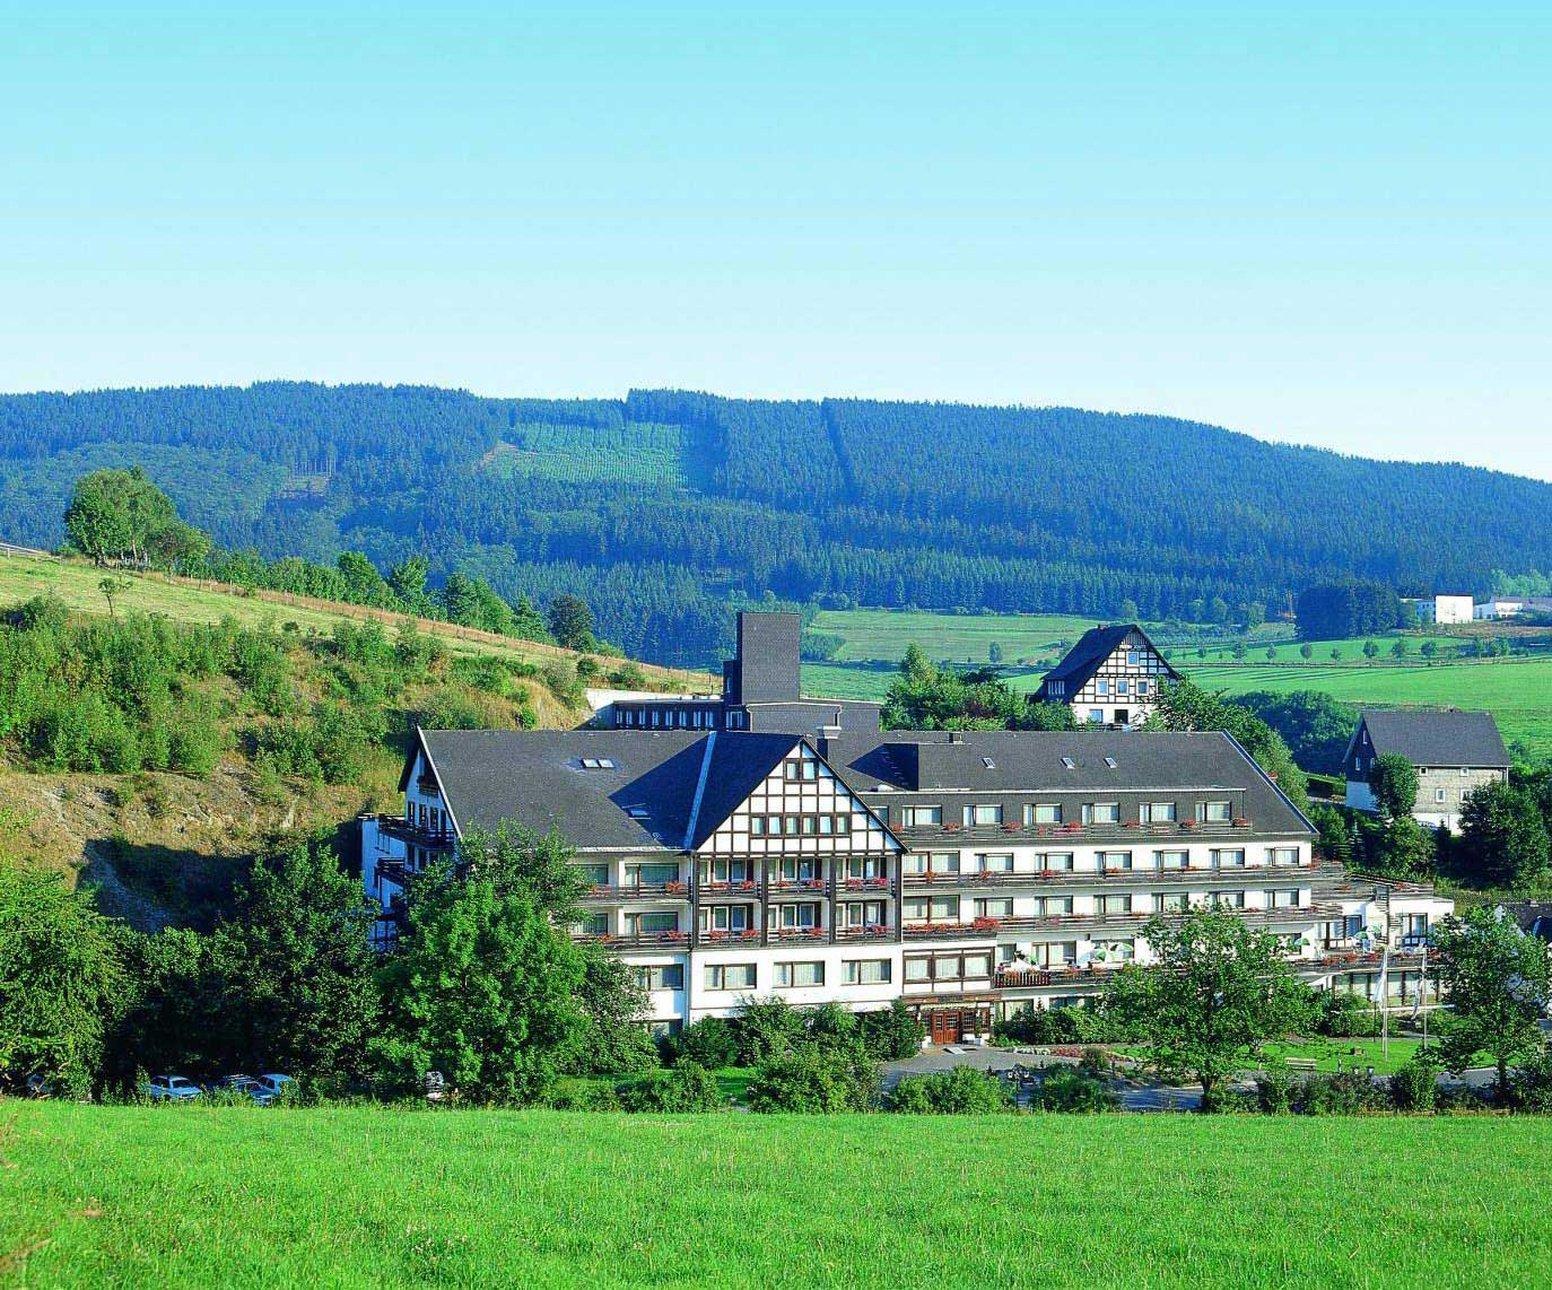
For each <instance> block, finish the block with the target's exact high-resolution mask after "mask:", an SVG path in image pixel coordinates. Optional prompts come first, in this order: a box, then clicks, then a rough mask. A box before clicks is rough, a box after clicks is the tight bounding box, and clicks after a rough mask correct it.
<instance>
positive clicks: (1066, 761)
mask: <svg viewBox="0 0 1552 1290" xmlns="http://www.w3.org/2000/svg"><path fill="white" fill-rule="evenodd" d="M1062 765H1063V766H1065V767H1067V769H1068V770H1077V769H1078V763H1077V762H1075V761H1073V759H1072V758H1071V757H1063V758H1062Z"/></svg>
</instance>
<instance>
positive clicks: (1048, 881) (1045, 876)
mask: <svg viewBox="0 0 1552 1290" xmlns="http://www.w3.org/2000/svg"><path fill="white" fill-rule="evenodd" d="M1333 868H1334V866H1322V865H1316V864H1304V865H1269V864H1243V865H1192V866H1190V867H1189V868H1186V869H1155V868H1151V867H1144V866H1139V867H1135V868H1132V869H1099V870H1095V869H1087V870H1082V869H1035V870H1030V871H1027V872H1017V871H1015V872H1012V873H1009V872H975V871H965V872H960V873H908V874H906V875H904V877H903V878H902V879H901V881H902V883H903V884H904V886H905V887H906V888H907V889H908V890H911V889H915V888H920V887H1030V886H1041V887H1050V886H1059V887H1085V886H1093V885H1094V884H1095V883H1098V884H1101V885H1108V884H1112V883H1115V884H1119V883H1125V882H1128V881H1131V882H1146V883H1149V884H1160V883H1191V882H1203V881H1206V880H1209V879H1212V880H1217V881H1221V880H1222V879H1223V878H1225V877H1234V876H1241V875H1243V876H1246V877H1250V876H1255V877H1260V876H1261V875H1263V874H1264V875H1266V876H1268V877H1276V878H1278V880H1280V881H1287V880H1288V879H1291V878H1311V879H1313V878H1316V877H1319V876H1321V875H1322V873H1323V872H1325V871H1329V870H1331V869H1333Z"/></svg>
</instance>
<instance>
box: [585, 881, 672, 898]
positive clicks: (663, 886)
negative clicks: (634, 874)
mask: <svg viewBox="0 0 1552 1290" xmlns="http://www.w3.org/2000/svg"><path fill="white" fill-rule="evenodd" d="M665 897H666V898H668V899H669V900H689V898H690V889H689V885H688V884H687V883H683V882H627V883H607V882H605V883H599V884H597V885H596V886H593V887H589V888H588V889H587V890H586V891H584V892H583V893H582V899H583V900H661V899H663V898H665Z"/></svg>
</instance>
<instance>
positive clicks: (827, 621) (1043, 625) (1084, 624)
mask: <svg viewBox="0 0 1552 1290" xmlns="http://www.w3.org/2000/svg"><path fill="white" fill-rule="evenodd" d="M1099 621H1100V620H1098V619H1094V618H1084V617H1079V616H1075V615H1072V614H943V613H934V612H932V611H930V610H916V609H911V610H903V609H902V610H896V609H844V610H837V609H829V610H822V611H821V612H820V613H819V614H817V615H816V616H815V618H814V621H813V624H812V627H811V630H813V631H816V632H828V633H832V634H834V635H837V636H843V637H845V638H846V644H844V645H843V646H842V647H841V648H840V649H839V650H838V651H837V652H836V655H835V661H836V662H838V663H850V662H856V661H858V660H869V659H872V660H880V659H881V660H883V661H885V662H887V663H898V662H899V661H900V659H901V658H902V657H903V656H904V654H905V648H906V646H907V645H911V644H916V645H920V646H921V647H922V649H924V650H926V651H927V655H928V657H929V658H932V659H935V660H938V661H944V660H948V661H952V662H955V663H985V662H987V650H988V648H989V647H990V646H991V645H993V644H997V645H1000V646H1002V656H1003V660H1004V662H1006V663H1008V664H1013V663H1015V662H1016V661H1017V660H1019V659H1028V660H1029V661H1030V662H1031V663H1040V664H1043V665H1045V666H1049V665H1050V664H1051V663H1054V662H1055V661H1056V660H1057V659H1058V658H1060V657H1061V656H1062V654H1063V653H1064V652H1065V649H1066V647H1068V646H1070V645H1072V644H1073V642H1075V641H1076V640H1077V639H1078V637H1080V636H1081V635H1083V633H1084V632H1086V631H1087V630H1088V629H1089V628H1090V627H1093V626H1096V625H1097V624H1098V622H1099Z"/></svg>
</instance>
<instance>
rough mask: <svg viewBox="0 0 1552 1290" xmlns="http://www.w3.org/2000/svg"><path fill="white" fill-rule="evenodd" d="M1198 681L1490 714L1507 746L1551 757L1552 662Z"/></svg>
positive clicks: (1195, 669)
mask: <svg viewBox="0 0 1552 1290" xmlns="http://www.w3.org/2000/svg"><path fill="white" fill-rule="evenodd" d="M1177 666H1180V667H1181V670H1182V671H1184V672H1185V673H1186V674H1187V675H1188V676H1190V677H1191V679H1192V680H1194V681H1196V682H1197V683H1199V684H1200V685H1203V686H1205V687H1206V688H1208V689H1210V690H1227V691H1228V692H1229V693H1230V694H1244V693H1245V692H1247V691H1249V690H1272V691H1277V692H1280V693H1287V692H1288V691H1291V690H1322V691H1324V692H1325V693H1327V694H1330V695H1332V696H1334V697H1335V698H1338V699H1343V700H1345V701H1347V702H1349V703H1359V704H1362V703H1374V704H1384V705H1387V706H1392V707H1394V706H1403V705H1408V704H1413V705H1417V706H1421V707H1456V708H1472V709H1481V710H1485V711H1487V712H1491V713H1492V714H1493V716H1494V717H1496V718H1497V720H1498V728H1499V730H1500V731H1501V732H1502V733H1503V737H1504V740H1505V742H1507V743H1513V742H1515V741H1516V740H1520V741H1523V742H1524V743H1525V744H1526V745H1527V746H1528V747H1529V748H1530V750H1531V751H1532V752H1533V753H1535V754H1538V755H1540V756H1546V755H1549V754H1552V658H1512V657H1511V658H1495V659H1483V660H1481V661H1477V660H1469V661H1468V660H1461V661H1459V662H1449V663H1434V664H1433V665H1431V666H1429V665H1425V664H1422V663H1415V662H1414V663H1394V664H1386V663H1379V662H1376V663H1373V664H1368V665H1365V666H1362V667H1338V666H1331V667H1318V666H1299V667H1293V666H1278V665H1276V664H1271V665H1262V666H1257V665H1255V664H1253V663H1249V662H1246V663H1228V664H1217V665H1215V664H1208V665H1205V666H1204V665H1195V666H1193V665H1192V664H1191V663H1190V662H1189V661H1186V660H1180V661H1179V662H1177Z"/></svg>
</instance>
